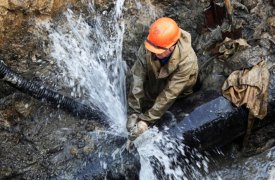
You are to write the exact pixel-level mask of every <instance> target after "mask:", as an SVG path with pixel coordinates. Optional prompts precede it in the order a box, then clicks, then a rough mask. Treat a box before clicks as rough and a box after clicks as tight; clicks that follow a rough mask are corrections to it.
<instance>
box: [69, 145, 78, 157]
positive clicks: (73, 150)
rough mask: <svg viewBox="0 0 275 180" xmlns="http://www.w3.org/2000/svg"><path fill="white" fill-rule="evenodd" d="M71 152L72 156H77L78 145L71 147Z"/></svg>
mask: <svg viewBox="0 0 275 180" xmlns="http://www.w3.org/2000/svg"><path fill="white" fill-rule="evenodd" d="M70 153H71V155H72V156H74V157H77V156H78V149H77V148H76V147H72V148H71V149H70Z"/></svg>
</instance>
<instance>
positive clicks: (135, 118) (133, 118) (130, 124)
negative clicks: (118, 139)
mask: <svg viewBox="0 0 275 180" xmlns="http://www.w3.org/2000/svg"><path fill="white" fill-rule="evenodd" d="M137 122H138V114H135V113H134V114H131V115H130V116H128V120H127V125H126V127H127V130H128V131H129V132H130V131H131V129H132V128H133V127H134V126H135V125H136V123H137Z"/></svg>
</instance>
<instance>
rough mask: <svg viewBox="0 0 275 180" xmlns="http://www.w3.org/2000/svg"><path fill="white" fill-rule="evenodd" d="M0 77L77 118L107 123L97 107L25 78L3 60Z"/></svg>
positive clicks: (0, 64)
mask: <svg viewBox="0 0 275 180" xmlns="http://www.w3.org/2000/svg"><path fill="white" fill-rule="evenodd" d="M0 78H1V79H2V80H4V81H5V82H7V83H8V84H9V85H10V86H12V87H14V88H16V89H18V90H20V91H22V92H24V93H27V94H29V95H30V96H32V97H34V98H36V99H39V100H42V99H43V100H44V99H45V100H46V101H48V102H51V103H52V104H54V105H57V106H58V107H60V108H63V109H67V110H68V111H69V112H71V113H72V114H73V115H75V116H77V117H79V118H87V119H92V120H95V121H97V122H99V123H101V124H104V125H108V123H107V119H108V118H107V116H106V115H105V114H104V113H103V112H102V111H101V110H100V109H98V108H97V107H95V106H92V107H91V106H87V105H85V104H81V103H79V102H77V101H75V100H73V99H72V98H69V97H66V96H64V95H61V94H59V93H57V92H55V91H52V90H50V89H47V88H46V87H44V86H43V85H41V84H39V83H38V82H33V81H30V80H27V79H25V78H23V77H22V76H20V75H18V74H17V73H15V72H14V71H12V70H11V69H10V68H8V67H7V66H6V65H5V64H4V63H3V62H0Z"/></svg>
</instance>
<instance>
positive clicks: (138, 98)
mask: <svg viewBox="0 0 275 180" xmlns="http://www.w3.org/2000/svg"><path fill="white" fill-rule="evenodd" d="M181 32H182V34H181V37H180V39H179V41H178V42H177V44H176V47H175V49H174V51H173V53H172V55H171V57H170V59H169V61H168V62H167V63H166V64H165V65H164V66H161V65H160V62H159V61H158V60H156V58H155V55H154V54H153V53H151V52H150V51H148V50H146V49H145V47H144V45H142V46H141V47H140V48H139V51H138V59H137V61H136V62H135V64H134V65H133V67H132V69H131V73H132V76H133V79H132V83H131V89H130V92H129V96H128V104H129V107H130V108H132V110H134V111H135V112H137V113H142V112H141V109H142V108H141V107H142V103H143V101H144V100H152V101H154V104H153V106H152V107H151V108H150V109H148V110H147V111H146V112H145V113H144V114H143V115H141V116H140V119H143V120H145V121H148V122H151V123H153V122H155V121H156V120H157V119H160V118H161V116H162V115H163V114H164V113H165V111H166V110H167V109H168V108H169V107H170V106H171V105H172V104H173V102H174V101H175V100H176V98H177V97H179V95H188V94H191V93H192V87H193V86H194V84H195V83H196V80H197V76H198V64H197V56H196V54H195V52H194V50H193V48H192V47H191V36H190V34H189V33H188V32H186V31H183V30H181Z"/></svg>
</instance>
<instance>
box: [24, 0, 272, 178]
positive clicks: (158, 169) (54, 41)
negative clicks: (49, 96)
mask: <svg viewBox="0 0 275 180" xmlns="http://www.w3.org/2000/svg"><path fill="white" fill-rule="evenodd" d="M123 5H124V0H118V1H117V2H116V4H115V7H114V9H115V11H113V12H112V14H111V15H110V14H109V16H108V18H109V19H108V21H106V19H105V18H106V17H104V16H103V15H100V14H97V11H96V9H95V7H94V5H93V4H92V3H91V4H89V6H88V10H89V12H90V13H91V14H96V16H95V17H94V18H92V19H88V20H87V19H85V18H84V17H83V16H81V15H80V16H79V15H77V14H74V12H73V11H72V10H67V11H66V12H65V13H64V22H63V24H62V26H58V25H51V24H48V23H45V24H43V23H42V24H39V25H38V26H39V28H43V29H46V30H47V32H48V33H49V38H50V40H51V46H52V51H51V56H52V58H53V59H55V61H56V66H57V69H58V75H56V76H53V77H50V78H54V79H57V80H58V81H62V82H63V84H62V85H63V86H64V87H65V88H68V89H70V90H71V91H70V96H71V97H72V98H73V99H76V100H77V101H78V102H81V103H83V104H85V105H87V106H95V108H97V109H99V110H100V111H101V113H102V114H104V121H107V123H108V125H109V126H110V128H108V129H105V130H104V131H103V136H101V135H100V133H98V134H97V133H93V132H92V133H89V136H88V137H90V138H91V139H97V140H98V144H99V146H105V147H108V145H111V144H112V145H114V146H115V147H117V148H115V150H112V149H111V150H104V149H100V148H99V153H98V154H95V155H94V157H89V158H87V159H85V158H83V159H80V162H78V165H79V166H80V167H81V168H79V169H80V170H79V171H78V172H75V171H74V172H71V173H72V174H73V175H72V174H70V173H69V172H68V173H64V174H62V175H61V176H60V175H56V176H55V175H53V176H52V177H54V178H57V179H58V178H61V179H62V178H63V179H74V178H79V179H81V178H91V177H94V179H97V178H98V179H100V178H102V176H98V177H97V175H94V174H93V172H94V173H95V174H96V172H97V169H96V168H95V167H96V166H100V167H101V168H102V169H103V170H104V169H108V163H110V164H112V163H111V162H109V159H111V158H113V161H114V162H115V161H116V158H118V159H123V157H126V156H127V154H125V153H126V152H125V143H124V142H125V139H126V138H127V131H126V127H125V122H126V118H127V100H126V71H127V65H126V62H125V60H124V59H123V58H122V52H123V35H124V33H125V24H124V23H125V22H124V20H123V13H122V9H123ZM106 22H108V23H106ZM85 109H86V108H85ZM166 115H167V116H169V117H168V119H169V120H171V121H173V120H174V119H175V117H174V116H175V115H174V114H173V113H171V112H168V114H166ZM88 116H89V114H88ZM84 117H86V118H87V116H84ZM92 119H95V120H96V119H100V118H96V117H95V118H92ZM164 128H165V127H164ZM67 131H69V130H66V129H62V130H60V132H59V133H61V134H60V137H62V135H63V134H66V132H67ZM110 135H111V136H114V137H115V136H116V137H119V138H117V139H115V140H113V139H112V137H110ZM102 139H103V140H102ZM103 142H104V143H103ZM103 144H104V145H103ZM135 146H136V148H137V152H138V155H139V160H140V161H139V163H140V171H139V172H138V177H136V176H132V177H131V175H133V174H131V173H129V171H131V170H133V169H134V171H137V170H138V169H139V168H138V166H139V165H138V164H134V165H136V169H135V168H134V167H131V168H132V169H131V168H130V169H128V170H127V171H123V172H128V174H127V173H126V174H124V175H125V177H126V178H125V177H123V176H116V175H114V174H112V173H110V174H107V175H103V176H105V177H107V179H108V178H109V179H120V178H125V179H131V178H133V177H134V178H139V179H209V178H210V179H211V178H217V179H219V178H221V179H223V178H222V176H223V175H224V174H226V173H227V172H223V171H226V169H222V170H220V171H219V172H212V173H210V175H209V171H210V167H209V166H211V163H212V162H214V161H215V160H212V159H211V156H210V155H209V154H208V153H205V152H201V151H199V150H197V149H195V148H190V147H189V146H187V145H185V144H183V143H181V141H178V140H176V139H175V138H174V137H170V135H167V134H165V133H164V132H163V131H160V130H159V129H158V127H153V128H152V129H150V130H149V131H148V132H146V133H145V134H143V135H142V136H141V137H140V138H139V139H137V141H136V142H135ZM65 148H66V146H65ZM55 149H57V150H55ZM55 149H54V150H51V152H52V151H61V150H58V147H57V148H55ZM70 150H71V151H72V149H70ZM100 151H101V152H100ZM217 153H218V154H219V153H220V154H222V152H221V151H219V150H217ZM110 154H111V157H109V156H110ZM76 157H77V155H76ZM190 157H191V158H190ZM274 157H275V156H274V150H271V151H270V152H269V153H266V154H263V155H262V156H261V157H259V159H261V160H262V159H268V158H269V160H268V162H264V160H263V161H261V163H260V164H257V166H261V165H262V166H263V165H264V166H265V168H263V171H265V170H266V169H268V168H269V170H270V172H271V171H272V167H274V166H273V165H274V163H272V159H274ZM59 158H62V157H59ZM257 158H258V157H257ZM270 159H271V160H270ZM68 161H69V160H68ZM83 161H84V162H85V164H86V165H85V167H84V168H82V166H83V165H82V163H83ZM88 161H89V162H88ZM92 161H94V162H92ZM130 162H131V161H130ZM93 163H94V164H93ZM123 163H125V164H126V163H129V162H117V164H116V163H114V164H115V165H116V166H123ZM253 163H254V162H252V163H251V164H253ZM76 164H77V163H76ZM217 166H219V165H217ZM111 168H113V167H111ZM99 169H100V168H99ZM231 170H232V171H233V170H234V171H235V172H236V171H238V170H237V168H235V169H231ZM98 171H100V170H98ZM117 171H120V170H119V168H118V170H117ZM234 171H233V172H232V174H234ZM270 172H266V173H265V174H264V175H263V176H262V177H271V175H269V173H270ZM22 173H23V172H22ZM263 173H264V172H263ZM251 174H253V172H251V173H250V174H249V171H248V175H246V177H251ZM74 175H75V176H74ZM85 175H88V176H85ZM89 175H90V176H89ZM207 175H208V176H207ZM231 177H235V176H234V175H232V176H231ZM229 178H230V175H229Z"/></svg>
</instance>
